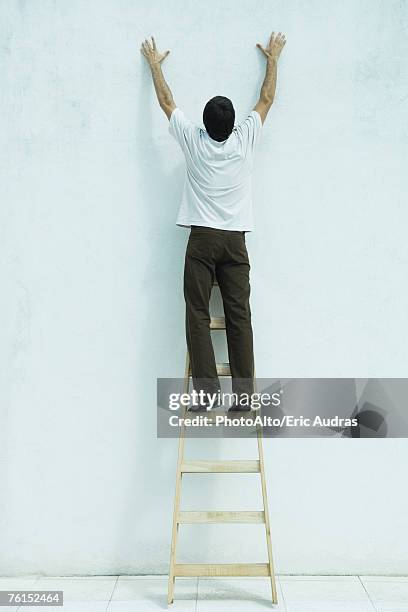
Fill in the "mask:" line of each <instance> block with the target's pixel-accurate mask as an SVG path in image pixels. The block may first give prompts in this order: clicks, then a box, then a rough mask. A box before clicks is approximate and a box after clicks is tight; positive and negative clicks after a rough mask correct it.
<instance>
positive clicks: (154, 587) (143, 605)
mask: <svg viewBox="0 0 408 612" xmlns="http://www.w3.org/2000/svg"><path fill="white" fill-rule="evenodd" d="M167 587H168V580H167V577H166V578H165V577H157V578H155V577H146V578H144V577H142V576H140V577H139V576H120V577H119V579H118V581H117V583H116V587H115V590H114V592H113V595H112V600H111V603H110V605H109V612H120V611H121V610H123V612H125V611H126V610H127V609H128V608H129V605H130V604H131V605H132V606H133V608H132V609H133V610H139V609H140V610H160V609H167ZM196 598H197V578H179V579H177V578H176V585H175V598H174V605H173V606H172V609H174V610H178V609H180V610H186V611H187V610H191V611H192V612H194V610H195V602H196Z"/></svg>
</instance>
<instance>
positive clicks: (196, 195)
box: [169, 107, 262, 231]
mask: <svg viewBox="0 0 408 612" xmlns="http://www.w3.org/2000/svg"><path fill="white" fill-rule="evenodd" d="M261 127H262V121H261V117H260V115H259V113H258V112H257V111H255V110H253V111H252V112H251V113H250V114H249V115H248V117H247V118H246V119H245V121H243V122H242V123H241V124H239V125H237V126H235V127H234V129H233V131H232V133H231V134H230V136H229V137H228V138H227V139H226V140H224V141H222V142H218V141H216V140H214V139H212V138H211V137H210V136H209V134H208V132H206V131H205V130H203V129H201V128H200V127H198V126H197V125H195V124H194V123H193V122H192V121H190V120H189V119H187V118H186V117H185V116H184V113H183V112H182V111H181V110H180V109H179V108H177V107H176V108H175V109H174V110H173V112H172V114H171V117H170V124H169V132H170V133H171V134H172V135H173V136H174V138H175V139H176V140H177V142H178V143H179V145H180V147H181V149H182V151H183V154H184V157H185V160H186V178H185V183H184V189H183V195H182V201H181V205H180V210H179V214H178V217H177V224H178V225H182V226H187V227H189V226H191V225H201V226H206V227H213V228H217V229H223V230H239V231H251V230H252V229H253V212H252V185H251V170H252V162H253V156H254V152H255V148H256V144H257V142H258V140H259V135H260V131H261Z"/></svg>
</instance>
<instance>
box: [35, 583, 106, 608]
mask: <svg viewBox="0 0 408 612" xmlns="http://www.w3.org/2000/svg"><path fill="white" fill-rule="evenodd" d="M116 580H117V576H86V577H42V578H40V579H39V580H38V582H37V583H36V586H35V588H36V590H42V591H45V590H51V591H63V592H64V606H63V607H64V612H65V607H66V606H65V603H66V602H72V601H77V602H80V601H83V602H95V603H97V602H108V601H109V599H110V597H111V595H112V592H113V589H114V586H115V583H116Z"/></svg>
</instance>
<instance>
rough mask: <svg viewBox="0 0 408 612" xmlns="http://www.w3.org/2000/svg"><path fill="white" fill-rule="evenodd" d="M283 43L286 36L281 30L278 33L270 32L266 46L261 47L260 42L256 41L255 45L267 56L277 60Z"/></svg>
mask: <svg viewBox="0 0 408 612" xmlns="http://www.w3.org/2000/svg"><path fill="white" fill-rule="evenodd" d="M285 43H286V38H285V35H284V34H282V32H278V34H275V32H272V34H271V37H270V39H269V42H268V44H267V46H266V47H263V46H262V45H261V44H260V43H256V46H257V47H258V49H260V50H261V51H262V53H263V54H264V55H265V56H266V57H267V58H269V59H275V60H278V59H279V56H280V54H281V51H282V49H283V47H284V46H285Z"/></svg>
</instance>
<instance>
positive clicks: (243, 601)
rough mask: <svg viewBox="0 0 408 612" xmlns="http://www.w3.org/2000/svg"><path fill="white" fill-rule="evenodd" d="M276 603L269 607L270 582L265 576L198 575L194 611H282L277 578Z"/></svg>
mask: <svg viewBox="0 0 408 612" xmlns="http://www.w3.org/2000/svg"><path fill="white" fill-rule="evenodd" d="M276 587H277V592H278V602H279V603H278V605H274V606H273V607H272V593H271V583H270V581H269V579H268V578H200V580H199V582H198V600H197V612H207V611H210V610H217V612H218V611H219V612H223V611H224V610H225V611H227V610H237V611H241V610H242V611H244V610H245V611H248V612H252V610H253V611H254V612H255V611H256V610H265V609H267V608H268V609H270V610H275V611H276V612H284V610H285V608H284V603H283V597H282V592H281V589H280V585H279V581H277V585H276Z"/></svg>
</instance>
